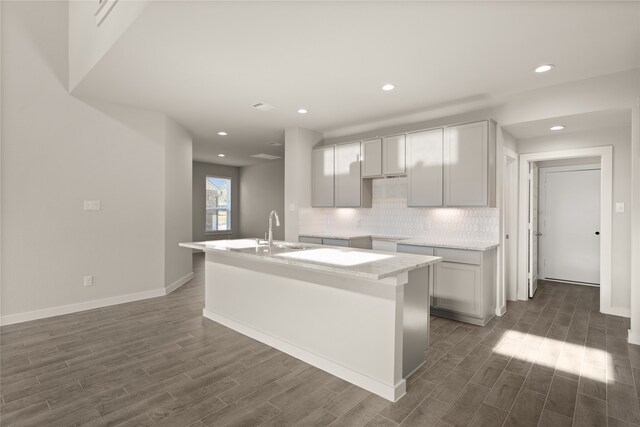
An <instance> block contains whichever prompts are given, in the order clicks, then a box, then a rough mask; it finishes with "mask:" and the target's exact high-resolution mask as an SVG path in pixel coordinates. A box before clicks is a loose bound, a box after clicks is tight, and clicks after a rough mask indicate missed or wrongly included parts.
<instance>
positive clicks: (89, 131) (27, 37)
mask: <svg viewBox="0 0 640 427" xmlns="http://www.w3.org/2000/svg"><path fill="white" fill-rule="evenodd" d="M0 7H2V26H1V27H2V28H1V31H2V56H3V58H2V59H3V61H2V70H1V79H2V82H1V83H2V88H3V93H2V95H3V96H2V99H1V103H2V105H1V109H2V154H3V155H2V169H1V172H2V179H1V184H2V189H1V190H2V191H1V197H2V203H1V205H2V214H1V219H2V230H3V236H2V251H1V254H2V266H3V268H2V289H1V291H2V297H3V298H2V306H1V314H2V322H3V323H8V322H15V321H21V320H26V319H28V318H35V317H45V316H47V315H54V314H62V313H64V312H71V311H77V310H81V309H86V308H91V307H97V306H101V305H108V304H112V303H117V302H122V301H126V300H131V299H137V298H144V297H149V296H157V295H162V294H164V292H165V283H166V281H165V261H166V260H165V246H166V244H167V240H166V239H165V228H166V227H167V228H169V227H173V226H174V225H175V224H178V223H180V222H181V221H189V218H190V216H191V213H190V211H189V214H188V215H186V217H185V212H186V210H179V211H178V210H174V209H173V207H170V208H169V209H165V199H166V198H169V199H171V200H174V199H175V195H176V194H177V193H180V191H182V190H185V189H186V190H188V188H185V187H184V184H185V182H184V179H181V180H180V182H179V183H178V182H176V184H175V186H173V185H172V187H171V188H170V189H167V188H166V187H165V177H170V176H174V177H179V176H182V175H183V174H184V171H180V167H181V166H180V165H182V163H180V161H175V162H174V161H173V160H170V161H169V163H170V167H169V168H168V170H167V172H168V173H166V174H165V166H166V163H165V161H166V159H167V155H168V153H169V152H171V153H176V152H180V153H181V155H182V156H185V155H186V153H187V152H188V151H190V147H189V144H190V142H189V141H188V138H186V136H185V137H184V138H175V140H174V138H173V137H171V139H172V140H173V142H172V141H168V140H167V138H166V135H167V121H166V118H165V116H164V115H162V114H158V113H154V112H147V111H141V110H136V109H132V108H125V107H122V106H116V105H112V104H106V103H97V102H91V103H89V102H84V101H82V100H79V99H77V98H74V97H73V96H71V95H69V93H68V92H67V90H66V83H67V80H66V76H67V46H68V45H67V35H68V34H67V28H68V25H67V21H68V10H67V3H66V2H42V3H39V2H2V3H1V6H0ZM169 127H172V125H169ZM183 136H184V135H183ZM178 140H179V141H180V142H179V143H178ZM174 142H175V144H174ZM174 149H175V150H174ZM181 159H182V161H183V160H184V157H181ZM183 166H184V165H183ZM181 189H182V190H181ZM83 200H100V201H101V210H100V211H83ZM188 209H190V205H189V207H188ZM165 217H169V221H168V222H167V221H165ZM173 238H177V237H172V236H168V237H167V239H173ZM186 252H188V251H186ZM168 270H169V271H171V272H172V274H174V273H175V274H181V273H182V272H185V271H187V267H186V264H184V265H182V264H181V265H180V267H178V268H176V269H175V270H174V266H171V267H170V268H169V269H168ZM85 275H93V276H94V286H93V287H87V288H85V287H83V276H85Z"/></svg>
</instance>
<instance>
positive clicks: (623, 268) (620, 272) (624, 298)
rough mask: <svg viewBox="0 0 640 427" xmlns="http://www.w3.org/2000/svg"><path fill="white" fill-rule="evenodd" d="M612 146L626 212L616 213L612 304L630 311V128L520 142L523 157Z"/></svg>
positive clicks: (617, 198) (616, 196) (617, 189)
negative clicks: (538, 153)
mask: <svg viewBox="0 0 640 427" xmlns="http://www.w3.org/2000/svg"><path fill="white" fill-rule="evenodd" d="M603 145H612V146H613V202H614V209H615V203H624V204H625V208H626V209H625V213H616V212H615V210H614V212H613V236H612V277H611V305H612V306H613V307H619V308H623V309H626V310H628V309H629V297H630V292H631V291H630V289H631V288H630V281H631V277H630V272H631V257H630V249H631V129H630V128H629V127H624V128H614V129H603V130H598V131H589V132H575V133H567V134H563V135H553V136H546V137H540V138H530V139H522V140H519V141H518V151H519V153H520V154H525V153H536V152H544V151H557V150H564V149H573V148H586V147H597V146H603Z"/></svg>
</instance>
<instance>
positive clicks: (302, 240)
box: [298, 236, 322, 245]
mask: <svg viewBox="0 0 640 427" xmlns="http://www.w3.org/2000/svg"><path fill="white" fill-rule="evenodd" d="M298 242H300V243H313V244H316V245H321V244H322V238H321V237H310V236H298Z"/></svg>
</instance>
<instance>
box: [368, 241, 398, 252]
mask: <svg viewBox="0 0 640 427" xmlns="http://www.w3.org/2000/svg"><path fill="white" fill-rule="evenodd" d="M371 248H372V249H373V250H374V251H383V252H397V250H398V245H397V243H396V242H394V241H392V240H373V241H372V242H371Z"/></svg>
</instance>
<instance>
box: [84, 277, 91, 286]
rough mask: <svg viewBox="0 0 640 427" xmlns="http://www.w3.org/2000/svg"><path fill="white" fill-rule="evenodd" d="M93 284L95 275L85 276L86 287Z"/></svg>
mask: <svg viewBox="0 0 640 427" xmlns="http://www.w3.org/2000/svg"><path fill="white" fill-rule="evenodd" d="M89 286H93V276H84V287H85V288H88V287H89Z"/></svg>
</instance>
